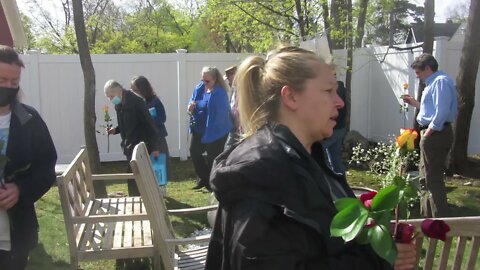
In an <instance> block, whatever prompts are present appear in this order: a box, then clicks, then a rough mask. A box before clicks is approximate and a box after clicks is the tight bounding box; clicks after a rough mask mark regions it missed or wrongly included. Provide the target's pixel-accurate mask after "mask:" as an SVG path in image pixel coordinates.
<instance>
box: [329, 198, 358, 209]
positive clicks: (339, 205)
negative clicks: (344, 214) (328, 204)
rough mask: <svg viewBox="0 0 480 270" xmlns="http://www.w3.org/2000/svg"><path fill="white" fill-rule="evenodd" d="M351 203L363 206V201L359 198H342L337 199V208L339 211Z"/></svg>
mask: <svg viewBox="0 0 480 270" xmlns="http://www.w3.org/2000/svg"><path fill="white" fill-rule="evenodd" d="M351 205H358V206H361V205H362V202H361V201H360V200H359V199H357V198H341V199H338V200H336V201H335V208H337V210H338V211H339V212H340V211H342V210H343V209H345V208H347V207H349V206H351Z"/></svg>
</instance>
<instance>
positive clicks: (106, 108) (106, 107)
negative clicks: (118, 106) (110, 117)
mask: <svg viewBox="0 0 480 270" xmlns="http://www.w3.org/2000/svg"><path fill="white" fill-rule="evenodd" d="M103 112H104V113H108V106H106V105H105V106H104V107H103Z"/></svg>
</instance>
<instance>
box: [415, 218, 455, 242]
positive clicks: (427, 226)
mask: <svg viewBox="0 0 480 270" xmlns="http://www.w3.org/2000/svg"><path fill="white" fill-rule="evenodd" d="M449 231H450V227H449V226H448V224H447V223H445V221H443V220H440V219H425V220H424V221H422V232H423V234H424V235H425V236H428V237H430V238H435V239H440V240H442V241H445V239H447V233H448V232H449Z"/></svg>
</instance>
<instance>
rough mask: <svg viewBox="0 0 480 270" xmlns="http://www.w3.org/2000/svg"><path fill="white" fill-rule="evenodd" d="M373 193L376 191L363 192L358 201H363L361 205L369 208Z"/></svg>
mask: <svg viewBox="0 0 480 270" xmlns="http://www.w3.org/2000/svg"><path fill="white" fill-rule="evenodd" d="M375 195H377V192H376V191H370V192H367V193H363V194H362V195H360V201H361V202H362V203H363V205H365V207H367V208H370V206H371V205H372V199H373V197H375Z"/></svg>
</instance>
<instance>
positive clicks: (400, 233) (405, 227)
mask: <svg viewBox="0 0 480 270" xmlns="http://www.w3.org/2000/svg"><path fill="white" fill-rule="evenodd" d="M414 233H415V227H414V226H413V225H412V224H408V223H398V224H397V233H396V234H395V242H397V243H405V244H410V243H412V240H413V234H414Z"/></svg>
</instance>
